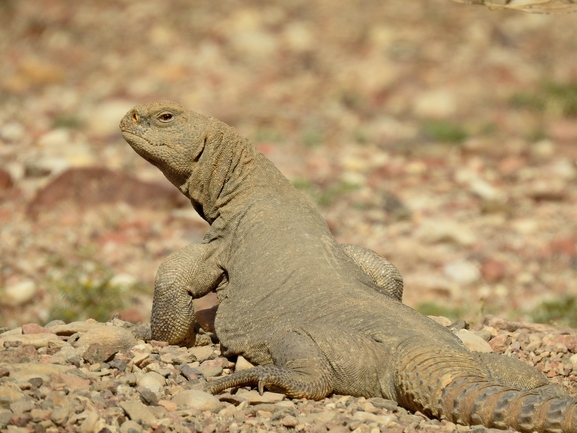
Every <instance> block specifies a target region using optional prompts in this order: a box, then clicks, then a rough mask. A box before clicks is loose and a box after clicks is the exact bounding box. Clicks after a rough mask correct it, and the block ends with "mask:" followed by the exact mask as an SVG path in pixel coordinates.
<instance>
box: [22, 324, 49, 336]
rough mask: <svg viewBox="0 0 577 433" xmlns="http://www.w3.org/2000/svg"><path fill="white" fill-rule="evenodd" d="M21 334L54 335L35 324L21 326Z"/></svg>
mask: <svg viewBox="0 0 577 433" xmlns="http://www.w3.org/2000/svg"><path fill="white" fill-rule="evenodd" d="M22 333H23V334H54V332H52V331H51V330H50V329H48V328H45V327H43V326H40V325H37V324H36V323H28V324H26V325H22Z"/></svg>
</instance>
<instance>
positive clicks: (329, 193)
mask: <svg viewBox="0 0 577 433" xmlns="http://www.w3.org/2000/svg"><path fill="white" fill-rule="evenodd" d="M293 185H294V186H295V187H296V188H297V189H299V190H301V191H303V192H304V193H305V194H307V195H309V196H310V197H312V198H313V200H314V201H315V202H316V203H317V204H318V205H319V206H323V207H326V206H330V205H331V204H333V203H334V202H335V201H336V200H338V199H339V198H340V197H342V196H343V195H344V194H346V193H348V192H350V191H354V190H356V189H358V188H359V186H358V185H356V184H352V183H349V182H344V181H337V182H335V183H333V184H331V185H329V186H327V187H325V188H321V187H319V186H317V185H315V184H313V183H312V182H311V181H309V180H307V179H295V180H293Z"/></svg>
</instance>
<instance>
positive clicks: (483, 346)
mask: <svg viewBox="0 0 577 433" xmlns="http://www.w3.org/2000/svg"><path fill="white" fill-rule="evenodd" d="M456 335H457V337H459V339H460V340H461V341H462V342H463V343H464V344H465V346H467V349H469V350H470V351H471V352H487V353H488V352H492V351H493V348H492V347H491V346H490V345H489V343H487V342H486V341H485V340H483V339H482V338H481V337H479V336H478V335H476V334H474V333H472V332H471V331H468V330H466V329H460V330H459V331H457V333H456Z"/></svg>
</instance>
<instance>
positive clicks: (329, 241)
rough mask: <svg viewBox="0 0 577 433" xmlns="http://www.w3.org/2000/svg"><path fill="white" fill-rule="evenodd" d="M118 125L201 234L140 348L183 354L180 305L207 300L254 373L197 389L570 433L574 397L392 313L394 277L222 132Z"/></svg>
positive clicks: (169, 277)
mask: <svg viewBox="0 0 577 433" xmlns="http://www.w3.org/2000/svg"><path fill="white" fill-rule="evenodd" d="M120 129H121V132H122V135H123V137H124V139H125V140H126V141H127V142H128V143H129V144H130V146H131V147H132V149H134V150H135V151H136V152H137V153H138V154H139V155H140V156H141V157H143V158H144V159H146V160H147V161H149V162H150V163H152V164H153V165H155V166H156V167H157V168H159V169H160V170H161V171H162V173H163V174H164V175H165V176H166V178H167V179H168V180H169V181H170V182H172V183H173V185H175V186H176V187H177V188H178V189H179V190H180V191H181V192H182V193H183V194H184V195H185V196H186V197H187V198H188V199H189V200H190V201H191V204H192V206H193V207H194V209H195V210H196V211H197V212H198V214H199V215H200V216H201V217H202V218H204V219H205V220H206V221H207V222H208V223H209V224H210V228H209V230H208V232H207V233H206V235H205V236H204V238H203V240H202V243H201V244H193V245H189V246H187V247H184V248H183V249H181V250H177V251H175V252H173V253H172V254H171V255H169V256H168V257H167V258H166V259H165V261H164V262H163V263H162V264H161V265H160V267H159V269H158V272H157V275H156V279H155V288H154V296H153V307H152V317H151V329H152V338H153V339H155V340H163V341H168V342H169V343H170V344H179V345H192V344H194V309H193V306H192V299H194V298H198V297H201V296H203V295H205V294H207V293H209V292H211V291H216V293H217V296H218V298H219V302H220V304H219V307H218V310H217V314H216V319H215V329H216V335H217V337H218V339H219V341H220V344H221V351H222V354H223V355H224V356H227V357H232V356H236V355H242V356H244V357H245V358H246V359H248V360H249V361H251V362H252V363H253V364H256V366H255V367H253V368H250V369H247V370H242V371H237V372H234V373H232V374H230V375H228V376H224V377H221V378H218V379H216V380H214V381H210V382H207V383H206V385H205V390H206V391H207V392H210V393H218V392H221V391H223V390H225V389H228V388H232V387H239V386H246V385H251V386H257V388H258V390H259V391H260V392H263V390H264V388H265V387H266V388H267V389H271V390H281V391H282V392H284V393H285V394H286V395H287V396H288V397H293V398H311V399H321V398H324V397H325V396H327V395H329V394H331V393H334V394H345V395H353V396H362V397H383V398H387V399H391V400H395V401H397V402H398V403H399V404H400V405H401V406H403V407H405V408H407V409H409V410H413V411H421V412H422V413H425V414H427V415H428V416H431V417H436V418H445V419H448V420H450V421H452V422H455V423H459V424H464V425H475V424H481V425H484V426H487V427H496V428H501V429H505V428H514V429H517V430H520V431H542V432H577V399H575V398H572V397H571V396H570V395H569V394H568V393H567V392H566V391H565V390H564V389H563V388H562V387H561V386H559V385H556V384H553V383H551V382H549V381H548V380H547V379H546V378H545V377H544V376H543V375H542V374H541V373H539V372H538V371H537V370H536V369H534V368H532V367H530V366H528V365H526V364H524V363H522V362H521V361H519V360H516V359H513V358H509V357H506V356H503V355H498V354H494V353H488V354H487V353H475V352H471V351H469V350H468V349H467V348H466V347H465V346H464V345H463V343H462V342H461V340H459V339H458V337H456V336H455V335H454V334H453V333H452V332H450V331H449V330H448V329H446V328H445V327H443V326H441V325H439V324H438V323H436V322H435V321H433V320H432V319H431V318H429V317H427V316H425V315H423V314H421V313H419V312H417V311H415V310H413V309H412V308H410V307H409V306H407V305H405V304H403V303H402V302H401V297H402V278H401V277H400V274H398V271H397V272H394V271H392V269H393V268H394V267H393V266H392V265H391V264H390V263H389V262H387V261H386V260H385V259H383V258H380V256H378V254H377V253H374V252H372V251H371V250H368V249H366V248H363V247H359V246H354V245H353V246H347V245H345V246H343V245H341V244H339V243H338V242H337V241H336V240H335V238H334V237H333V236H332V234H331V232H330V230H329V228H328V226H327V224H326V222H325V221H324V219H323V218H322V216H321V215H320V213H319V211H318V210H317V209H316V207H315V206H314V204H313V203H312V202H311V201H310V200H309V199H308V198H307V197H305V196H304V195H303V194H302V193H301V192H300V191H298V190H297V189H296V188H295V187H294V186H293V185H292V184H291V182H290V181H289V180H288V179H287V178H285V177H284V176H283V175H282V174H281V173H280V171H279V170H278V169H277V168H276V167H275V166H274V165H273V163H272V162H270V161H269V160H268V159H267V158H266V157H265V156H264V155H263V154H262V153H260V152H258V151H257V150H256V148H255V147H254V145H253V144H252V143H251V142H250V141H249V140H248V139H245V138H242V137H241V136H240V135H239V134H238V133H237V132H236V130H235V129H234V128H232V127H230V126H228V125H226V124H225V123H223V122H220V121H219V120H217V119H215V118H212V117H210V116H206V115H203V114H200V113H195V112H193V111H190V110H187V109H185V108H183V107H182V106H180V105H178V104H176V103H173V102H168V101H159V102H153V103H146V104H140V105H137V106H136V107H134V108H133V109H131V110H130V111H129V112H128V113H127V114H126V115H125V116H124V117H123V119H122V120H121V122H120ZM399 287H400V289H399Z"/></svg>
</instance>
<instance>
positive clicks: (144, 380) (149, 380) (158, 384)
mask: <svg viewBox="0 0 577 433" xmlns="http://www.w3.org/2000/svg"><path fill="white" fill-rule="evenodd" d="M137 384H138V385H139V386H143V387H145V388H148V389H149V390H151V391H152V392H160V391H161V390H162V387H163V386H164V385H165V384H166V379H165V378H164V377H162V375H160V374H158V373H156V372H154V371H151V372H149V373H146V374H143V375H142V376H141V377H139V378H138V380H137Z"/></svg>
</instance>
